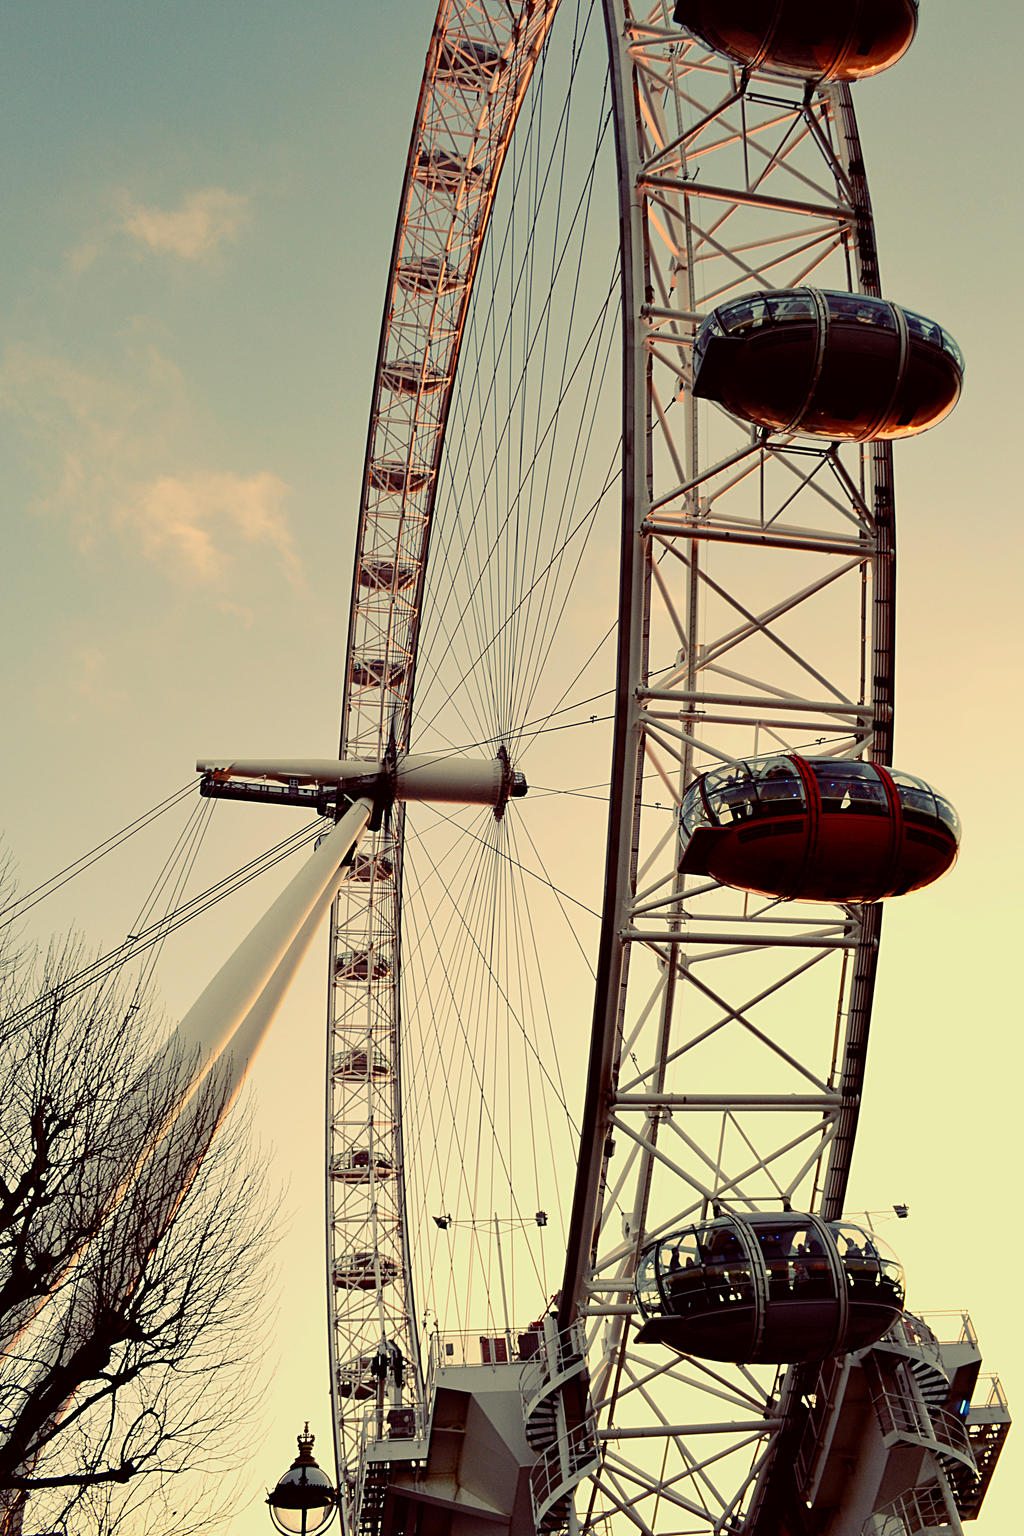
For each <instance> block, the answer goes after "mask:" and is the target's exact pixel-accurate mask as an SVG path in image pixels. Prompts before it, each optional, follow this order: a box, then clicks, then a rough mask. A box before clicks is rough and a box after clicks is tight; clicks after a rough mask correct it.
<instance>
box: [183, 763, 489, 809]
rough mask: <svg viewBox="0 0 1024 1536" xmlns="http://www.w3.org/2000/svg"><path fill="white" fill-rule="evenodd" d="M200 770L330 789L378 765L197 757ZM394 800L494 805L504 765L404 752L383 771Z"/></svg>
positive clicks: (367, 774) (376, 770)
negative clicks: (388, 768)
mask: <svg viewBox="0 0 1024 1536" xmlns="http://www.w3.org/2000/svg"><path fill="white" fill-rule="evenodd" d="M196 769H197V770H198V772H200V773H212V774H213V775H214V776H215V777H216V778H218V779H266V780H269V781H270V782H272V783H275V784H289V783H295V784H303V785H305V784H320V785H323V786H325V787H328V788H330V787H333V786H334V785H338V784H348V783H351V782H352V781H353V780H358V779H367V778H372V777H374V776H375V775H377V774H379V773H381V772H382V771H384V770H383V768H382V764H381V763H379V762H376V763H375V762H370V761H368V760H354V759H352V758H348V759H345V760H342V759H341V758H326V757H318V758H295V759H291V758H289V759H284V760H282V759H280V758H245V759H240V760H239V761H237V762H225V761H224V760H222V759H221V760H218V759H203V760H202V761H200V762H198V763H197V764H196ZM388 772H389V776H390V778H391V784H392V788H393V791H394V797H395V799H396V800H432V801H436V802H440V803H442V804H452V805H499V804H500V803H501V799H502V792H503V790H504V788H505V780H506V769H505V767H504V764H503V763H502V761H501V759H500V758H494V759H492V760H491V761H490V762H478V761H473V760H471V759H467V758H459V757H455V756H454V755H453V756H450V757H442V756H441V755H439V754H431V755H424V754H422V753H407V754H406V755H405V756H404V757H400V758H399V759H398V761H397V762H396V763H395V765H394V768H393V769H391V770H388Z"/></svg>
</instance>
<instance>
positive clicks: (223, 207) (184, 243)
mask: <svg viewBox="0 0 1024 1536" xmlns="http://www.w3.org/2000/svg"><path fill="white" fill-rule="evenodd" d="M248 217H249V199H248V197H247V196H245V194H244V193H241V192H229V191H228V190H227V189H226V188H225V187H204V188H203V189H202V190H201V191H198V192H190V193H189V194H188V195H187V196H186V197H184V198H183V199H182V201H181V202H180V203H179V205H178V207H177V208H169V209H168V208H151V207H147V206H146V205H145V204H144V203H139V202H136V200H135V199H134V198H133V197H130V196H129V195H128V194H127V193H125V194H124V195H123V196H122V199H121V220H120V228H121V229H122V230H123V232H124V233H125V234H127V235H131V236H132V237H133V238H134V239H136V240H138V241H140V242H141V244H142V245H145V246H147V247H148V248H149V249H150V250H151V251H164V252H168V253H169V254H170V255H172V256H180V257H181V259H182V260H183V261H203V260H205V259H206V258H208V257H210V256H213V255H215V254H216V253H217V252H218V251H219V250H220V248H221V247H222V246H223V245H225V244H227V243H228V242H230V241H232V240H235V239H237V237H238V235H239V233H240V232H241V230H242V228H243V227H244V225H245V223H246V222H247V220H248ZM90 259H91V258H90ZM86 264H87V263H86Z"/></svg>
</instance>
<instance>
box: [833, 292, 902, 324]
mask: <svg viewBox="0 0 1024 1536" xmlns="http://www.w3.org/2000/svg"><path fill="white" fill-rule="evenodd" d="M825 298H826V300H827V302H828V313H829V318H830V319H836V320H845V321H856V323H857V324H858V325H874V326H878V327H879V328H880V329H882V330H884V331H894V330H895V329H896V321H895V318H894V316H893V312H892V309H891V307H890V306H889V305H888V304H887V303H886V301H885V300H884V299H873V298H870V297H869V296H868V295H867V294H865V293H827V294H826V295H825Z"/></svg>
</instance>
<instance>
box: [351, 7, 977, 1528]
mask: <svg viewBox="0 0 1024 1536" xmlns="http://www.w3.org/2000/svg"><path fill="white" fill-rule="evenodd" d="M762 9H765V8H762ZM746 10H747V8H745V7H742V6H732V7H729V6H725V5H721V4H713V3H711V0H705V3H696V0H695V3H692V4H689V3H687V0H680V4H679V5H678V7H677V8H676V14H675V15H673V14H672V10H671V7H670V6H668V5H657V6H654V7H653V8H650V9H640V8H633V7H631V6H629V5H627V4H625V3H624V0H607V3H606V4H605V5H604V7H603V9H602V7H601V6H600V5H598V4H597V3H596V0H562V3H561V5H559V4H558V0H442V4H441V6H440V10H439V12H438V16H437V20H436V23H435V26H434V30H433V34H432V36H431V40H430V45H429V49H428V53H427V60H426V67H425V72H424V77H423V84H422V87H421V91H420V96H419V101H418V104H417V107H416V113H415V119H414V125H413V131H412V141H411V145H410V150H409V156H408V162H407V167H406V174H405V181H404V185H403V189H402V194H401V199H400V205H399V215H398V226H397V231H396V235H395V242H394V248H393V251H392V256H391V265H390V272H389V276H388V284H387V295H386V299H385V308H384V323H383V327H382V332H381V340H380V347H379V352H378V357H377V365H376V370H375V375H374V379H373V386H372V403H371V412H370V424H369V433H368V440H367V450H366V461H365V467H364V476H363V486H362V498H361V505H360V523H359V533H358V540H357V553H356V561H355V573H354V580H353V588H352V607H351V618H350V626H349V635H348V646H347V657H346V670H345V684H344V693H343V703H342V716H343V718H342V737H341V752H340V756H341V758H342V759H355V760H359V761H372V762H384V763H385V764H390V765H391V771H392V773H397V772H399V771H400V765H401V764H402V763H403V762H404V761H406V759H407V758H408V755H409V754H410V753H412V754H426V755H428V758H429V761H430V762H431V764H437V763H439V762H442V763H443V762H444V761H451V762H453V763H454V762H455V761H456V760H457V759H458V758H460V757H462V756H463V755H465V754H473V755H476V756H479V755H480V754H481V753H483V755H484V756H485V757H488V758H491V759H493V760H494V762H495V770H494V771H495V774H496V775H497V781H498V788H497V790H496V792H495V794H494V795H493V796H492V800H491V803H490V804H489V805H486V806H484V807H483V808H481V807H480V806H479V805H477V806H474V807H470V808H469V809H464V808H462V807H459V806H457V805H454V804H449V803H442V804H439V805H438V804H435V805H433V806H431V807H429V808H428V807H427V806H424V805H417V806H415V807H413V806H406V805H403V804H401V803H399V802H396V803H395V804H394V805H393V806H392V807H391V808H390V810H389V812H388V813H387V814H385V815H381V816H378V817H377V818H376V828H375V830H373V831H372V832H371V833H370V834H368V836H367V837H366V838H365V839H364V840H363V842H362V843H361V844H360V847H359V849H358V850H357V852H356V853H355V854H354V856H353V858H352V860H351V863H350V864H349V866H348V870H347V877H346V879H345V880H344V882H343V885H342V890H341V894H340V895H339V897H338V898H337V901H336V903H335V907H334V912H333V919H332V947H331V956H330V974H329V984H328V993H329V999H330V1001H329V1029H328V1062H327V1072H328V1143H329V1150H328V1169H327V1235H328V1267H329V1276H328V1282H329V1283H328V1290H329V1297H330V1304H329V1307H330V1341H331V1376H332V1391H333V1393H334V1406H335V1429H336V1438H337V1446H338V1459H339V1467H340V1468H342V1469H343V1473H344V1484H343V1488H342V1493H343V1505H344V1507H345V1518H346V1521H347V1524H348V1528H349V1529H350V1530H351V1531H356V1530H358V1531H361V1532H365V1533H367V1536H375V1533H376V1532H377V1531H379V1530H381V1529H382V1528H383V1524H384V1523H385V1509H386V1508H391V1509H392V1513H391V1514H390V1515H389V1516H388V1519H389V1520H390V1521H391V1527H393V1526H394V1523H395V1522H396V1521H398V1522H399V1523H401V1521H402V1520H403V1519H404V1520H405V1521H406V1524H408V1521H409V1519H410V1518H411V1517H409V1515H408V1507H407V1506H408V1502H409V1501H410V1500H412V1501H413V1502H415V1499H416V1498H418V1497H420V1495H419V1494H416V1493H415V1492H414V1485H416V1486H422V1485H423V1479H424V1478H427V1479H428V1481H429V1476H428V1474H429V1473H430V1466H431V1457H432V1456H433V1455H434V1451H433V1449H432V1448H433V1446H434V1444H435V1438H436V1439H437V1443H438V1444H439V1445H440V1444H441V1441H442V1440H443V1434H448V1435H449V1439H451V1437H454V1436H457V1435H458V1434H463V1435H468V1434H469V1429H468V1428H467V1424H468V1420H467V1419H466V1418H465V1414H464V1417H463V1419H462V1420H461V1421H459V1422H456V1421H455V1419H452V1418H449V1419H444V1420H443V1422H442V1421H441V1419H439V1416H438V1411H437V1408H436V1405H437V1403H438V1402H439V1401H440V1399H439V1398H438V1396H437V1393H438V1383H439V1381H440V1382H442V1384H443V1382H444V1380H445V1373H446V1372H448V1373H449V1375H448V1378H447V1379H448V1382H449V1397H448V1398H446V1399H445V1402H446V1404H447V1406H446V1408H445V1412H446V1413H448V1414H449V1415H451V1414H452V1413H454V1412H455V1409H454V1408H453V1407H452V1404H453V1403H454V1401H455V1398H456V1397H458V1395H459V1393H458V1392H457V1391H455V1389H454V1387H452V1385H451V1384H452V1382H454V1381H455V1380H456V1376H455V1375H452V1373H457V1372H459V1371H460V1370H461V1371H467V1370H472V1369H473V1368H474V1367H481V1368H486V1370H485V1372H484V1374H487V1376H488V1379H489V1380H490V1379H491V1378H494V1379H500V1378H501V1373H502V1369H503V1368H507V1369H508V1370H509V1371H512V1370H513V1367H514V1368H515V1390H514V1392H513V1394H512V1395H513V1396H514V1397H515V1399H516V1401H517V1402H518V1403H519V1404H520V1407H521V1410H522V1418H523V1433H524V1434H525V1437H526V1441H527V1442H528V1444H529V1447H530V1449H531V1451H532V1453H533V1455H534V1458H535V1460H534V1464H533V1465H532V1466H531V1467H530V1469H529V1473H528V1476H527V1479H526V1483H527V1484H528V1494H529V1498H528V1501H527V1504H526V1505H525V1506H524V1507H525V1508H526V1510H527V1513H526V1515H525V1516H524V1515H523V1513H522V1510H520V1509H519V1506H518V1505H517V1506H516V1509H517V1510H518V1513H517V1512H516V1511H514V1510H512V1509H511V1508H510V1509H508V1510H505V1511H504V1512H503V1514H502V1515H501V1518H504V1519H505V1523H506V1527H507V1528H510V1529H518V1528H519V1527H517V1524H516V1522H517V1520H523V1519H525V1520H526V1526H527V1527H529V1528H533V1529H543V1530H553V1529H561V1528H569V1529H572V1530H576V1529H578V1528H580V1527H587V1528H589V1527H591V1526H594V1525H598V1524H607V1523H608V1522H611V1523H612V1524H613V1525H614V1526H615V1528H616V1529H623V1530H625V1529H633V1530H637V1531H641V1532H653V1531H655V1530H658V1531H665V1530H671V1531H679V1532H684V1531H685V1532H690V1531H693V1532H718V1531H737V1532H738V1531H739V1530H741V1529H743V1530H747V1531H754V1530H758V1531H762V1532H768V1531H772V1532H774V1531H781V1530H784V1529H785V1530H788V1529H790V1528H791V1527H790V1526H789V1525H786V1524H785V1520H786V1519H789V1518H790V1514H789V1513H787V1512H791V1510H792V1508H793V1507H794V1499H796V1498H797V1495H798V1489H797V1482H798V1479H799V1475H800V1474H799V1468H800V1467H801V1465H802V1462H801V1458H803V1461H804V1462H807V1461H808V1458H809V1450H808V1446H809V1445H810V1447H811V1449H812V1450H813V1445H814V1442H815V1440H816V1438H817V1440H819V1441H820V1438H821V1432H820V1425H819V1424H818V1423H817V1422H816V1421H814V1419H813V1414H812V1415H811V1416H810V1417H809V1410H808V1403H809V1402H811V1401H813V1391H814V1383H815V1381H816V1379H817V1375H818V1372H819V1369H820V1367H821V1364H822V1362H823V1361H824V1360H825V1359H827V1358H834V1357H837V1356H841V1355H842V1354H843V1353H844V1351H850V1350H854V1349H857V1348H859V1347H861V1346H862V1345H864V1344H866V1343H869V1342H871V1341H872V1340H874V1339H877V1338H878V1337H879V1336H880V1335H881V1334H882V1333H883V1332H884V1331H885V1329H887V1328H888V1327H889V1326H890V1325H891V1324H892V1323H893V1322H894V1321H895V1320H898V1318H899V1316H900V1313H901V1310H902V1277H901V1274H900V1271H899V1267H898V1265H897V1264H895V1262H894V1261H892V1260H891V1259H890V1258H888V1257H887V1256H886V1255H885V1253H884V1252H883V1250H882V1247H881V1245H880V1244H877V1243H875V1242H874V1239H873V1238H872V1237H871V1236H870V1235H869V1234H865V1233H863V1232H858V1230H857V1229H856V1228H854V1227H851V1226H850V1225H849V1224H844V1223H843V1222H842V1220H841V1218H842V1216H843V1206H844V1197H845V1192H846V1186H847V1180H848V1176H849V1171H850V1162H851V1156H852V1152H853V1147H854V1141H855V1136H856V1130H857V1119H858V1110H859V1105H860V1096H861V1089H862V1084H863V1078H864V1070H865V1057H866V1047H867V1040H868V1030H869V1023H870V1016H871V1003H872V992H873V986H874V977H875V969H876V964H877V956H878V946H879V941H880V936H881V926H882V908H881V906H880V905H879V904H878V902H879V898H882V897H885V896H890V895H895V894H901V893H903V892H906V891H909V890H912V889H914V888H915V887H917V886H918V885H922V884H925V883H927V881H928V880H930V879H933V878H935V877H936V876H937V875H939V874H941V873H942V872H943V871H944V870H945V869H946V868H948V867H949V865H950V864H951V863H952V861H953V859H954V858H955V855H956V842H957V836H958V824H957V820H956V813H955V811H954V810H953V808H952V807H951V806H949V804H948V802H946V801H945V800H944V799H943V797H942V796H941V794H939V793H937V792H936V791H934V790H933V789H932V788H931V787H930V786H929V785H928V784H927V783H926V782H925V781H924V780H922V779H919V778H917V777H916V769H917V766H918V765H908V766H911V767H913V768H914V769H915V774H914V775H911V774H908V773H903V772H898V771H894V770H893V769H892V766H891V765H892V742H893V718H894V717H893V709H894V698H893V694H894V687H893V685H894V598H895V524H894V497H893V471H892V449H891V441H892V439H893V438H898V437H903V436H909V435H913V434H915V433H917V432H919V431H922V430H924V429H925V428H927V427H929V426H931V425H932V424H934V423H935V422H937V421H938V420H940V419H941V417H942V416H943V415H944V414H945V413H946V412H947V411H948V410H950V409H951V408H952V406H953V405H954V404H955V401H956V398H957V395H958V393H959V390H960V384H961V379H962V373H963V364H962V359H961V358H960V355H959V352H958V350H957V348H956V344H955V342H954V341H953V340H952V338H951V337H950V336H949V335H948V333H947V332H946V331H944V330H943V329H942V327H941V325H939V324H938V323H937V322H935V321H933V320H931V319H928V318H925V317H923V316H920V315H918V314H917V313H916V311H915V310H914V309H913V308H912V307H910V308H907V307H905V306H904V305H902V304H896V303H892V302H890V301H888V300H887V299H883V297H882V287H881V276H880V269H879V262H878V255H877V252H876V246H875V238H874V228H873V222H872V214H871V204H870V199H869V195H868V187H867V180H866V173H865V167H864V163H863V159H862V155H861V148H860V141H859V138H858V133H857V125H856V119H855V116H854V111H853V105H852V98H851V90H850V83H851V82H852V81H855V80H856V79H857V78H858V77H859V76H861V75H864V74H871V73H875V72H876V71H877V70H879V69H881V68H884V67H886V66H888V65H889V64H893V63H895V62H896V61H897V60H898V58H899V57H900V56H901V54H902V52H903V51H904V50H905V49H906V47H907V46H909V44H910V42H911V40H912V38H913V34H914V29H915V26H916V11H917V8H916V3H914V0H892V3H886V4H883V3H877V4H873V5H867V4H865V5H863V6H860V7H858V6H849V5H847V6H838V5H836V6H832V5H828V6H825V5H822V6H819V7H818V8H817V12H820V32H821V35H820V36H817V37H813V38H811V37H808V35H807V23H806V14H807V11H806V7H801V6H797V5H792V6H791V5H788V4H786V3H780V4H778V5H776V6H775V7H774V8H771V7H769V8H767V10H768V11H770V12H771V15H772V20H771V22H770V23H764V24H763V25H760V30H758V25H756V24H755V23H754V22H750V23H749V24H747V22H746V21H744V20H742V19H741V20H739V21H735V22H733V21H731V20H727V19H724V18H728V17H729V16H730V15H732V14H736V15H739V16H741V18H742V17H744V16H745V15H746ZM556 11H557V12H558V15H557V17H556ZM851 17H852V18H853V20H852V21H851V20H850V18H851ZM899 297H900V298H901V299H906V300H907V301H908V303H909V304H910V305H911V306H912V304H913V295H900V296H899ZM922 766H923V765H922ZM924 771H925V772H927V768H925V769H924ZM527 779H528V780H529V789H528V790H527V789H526V783H525V780H527ZM524 792H525V793H526V798H525V799H524V800H522V801H521V802H520V799H519V796H520V795H521V794H522V793H524ZM457 798H458V797H457V796H456V795H453V796H452V797H451V799H452V800H456V799H457ZM513 799H514V800H515V803H514V804H513V803H512V801H513ZM858 1265H859V1266H860V1267H859V1269H858ZM858 1275H859V1276H860V1277H861V1278H860V1279H858V1278H857V1276H858ZM865 1275H867V1276H869V1279H870V1294H869V1293H868V1290H866V1289H865V1288H864V1286H865V1285H866V1284H867V1282H866V1281H864V1276H865ZM858 1285H860V1286H861V1288H860V1289H858ZM481 1379H482V1378H481ZM458 1380H459V1381H461V1382H463V1384H464V1381H465V1378H464V1377H459V1378H458ZM492 1389H493V1390H495V1391H496V1390H497V1389H496V1388H493V1387H492ZM460 1390H462V1389H460ZM473 1390H475V1389H469V1388H466V1389H465V1391H464V1392H463V1396H465V1395H466V1392H468V1394H469V1396H470V1397H472V1396H473ZM481 1390H482V1389H481ZM463 1409H464V1410H465V1412H466V1413H468V1412H469V1411H470V1410H469V1409H466V1407H465V1404H463ZM499 1417H500V1415H499ZM438 1437H440V1438H438ZM467 1443H468V1442H467ZM445 1444H449V1442H448V1441H446V1442H445ZM438 1454H439V1455H440V1454H441V1453H440V1452H438ZM445 1454H446V1455H448V1457H449V1461H450V1460H451V1457H452V1456H453V1455H454V1452H452V1451H451V1448H450V1444H449V1450H448V1451H447V1452H446V1453H445ZM794 1468H796V1469H797V1471H796V1472H795V1471H794ZM396 1469H397V1470H396ZM403 1469H404V1470H403ZM503 1476H504V1481H505V1483H506V1484H508V1482H509V1477H508V1472H507V1469H506V1471H505V1473H504V1474H503ZM417 1479H419V1483H417V1482H416V1480H417ZM512 1484H513V1485H515V1479H514V1478H513V1479H512ZM432 1486H434V1485H432ZM440 1486H441V1484H440V1483H438V1484H437V1485H436V1486H435V1487H434V1493H433V1494H432V1495H430V1499H432V1500H433V1504H432V1507H433V1508H435V1509H436V1508H440V1507H443V1506H444V1501H445V1498H446V1497H449V1495H448V1494H445V1493H443V1492H438V1489H439V1488H440ZM445 1486H447V1485H445ZM389 1489H390V1493H389V1491H388V1490H389ZM396 1489H400V1490H404V1491H402V1492H401V1493H400V1494H396V1492H395V1490H396ZM465 1497H468V1496H465ZM465 1497H464V1498H463V1504H462V1506H461V1512H462V1514H463V1515H466V1513H467V1509H468V1508H469V1506H467V1505H466V1503H465ZM517 1497H518V1495H517ZM523 1497H524V1498H525V1497H526V1495H525V1494H524V1495H523ZM389 1498H391V1499H392V1500H394V1499H395V1498H400V1499H404V1500H406V1503H405V1504H402V1505H401V1509H402V1510H404V1511H405V1513H404V1514H401V1513H400V1514H395V1513H394V1509H393V1508H392V1506H389V1505H388V1504H387V1500H388V1499H389ZM476 1500H477V1501H476V1504H475V1505H472V1500H470V1504H471V1505H472V1507H473V1509H474V1510H475V1512H476V1513H477V1514H479V1513H480V1511H481V1510H482V1509H485V1510H487V1509H489V1510H490V1513H489V1514H487V1516H486V1518H488V1519H492V1520H493V1519H494V1518H496V1516H495V1513H494V1509H495V1508H496V1507H497V1506H498V1505H500V1497H499V1494H498V1493H497V1491H496V1490H495V1489H493V1488H486V1489H483V1491H481V1490H480V1489H479V1488H478V1489H477V1495H476ZM428 1502H429V1500H428ZM457 1505H458V1501H457V1500H456V1499H455V1495H454V1494H451V1507H452V1508H453V1509H454V1508H456V1507H457ZM403 1528H404V1527H403ZM409 1528H410V1529H411V1526H410V1527H409ZM523 1528H526V1527H523ZM792 1528H793V1529H796V1526H793V1527H792Z"/></svg>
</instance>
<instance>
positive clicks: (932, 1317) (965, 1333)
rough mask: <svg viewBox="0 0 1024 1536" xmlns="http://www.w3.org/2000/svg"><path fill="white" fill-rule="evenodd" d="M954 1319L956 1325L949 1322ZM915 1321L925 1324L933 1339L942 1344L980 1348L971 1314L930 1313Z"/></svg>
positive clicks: (952, 1312)
mask: <svg viewBox="0 0 1024 1536" xmlns="http://www.w3.org/2000/svg"><path fill="white" fill-rule="evenodd" d="M953 1318H955V1319H956V1322H955V1323H951V1322H950V1321H949V1319H953ZM915 1321H917V1322H923V1323H925V1324H926V1326H927V1327H928V1329H929V1331H930V1332H931V1334H932V1337H933V1338H935V1339H937V1340H938V1342H939V1343H940V1344H972V1345H973V1346H974V1348H975V1349H977V1347H978V1335H977V1334H976V1333H975V1331H974V1324H973V1323H972V1322H971V1315H970V1313H969V1312H962V1311H950V1312H928V1313H926V1314H925V1316H924V1317H921V1318H917V1319H915ZM957 1324H959V1326H957Z"/></svg>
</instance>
